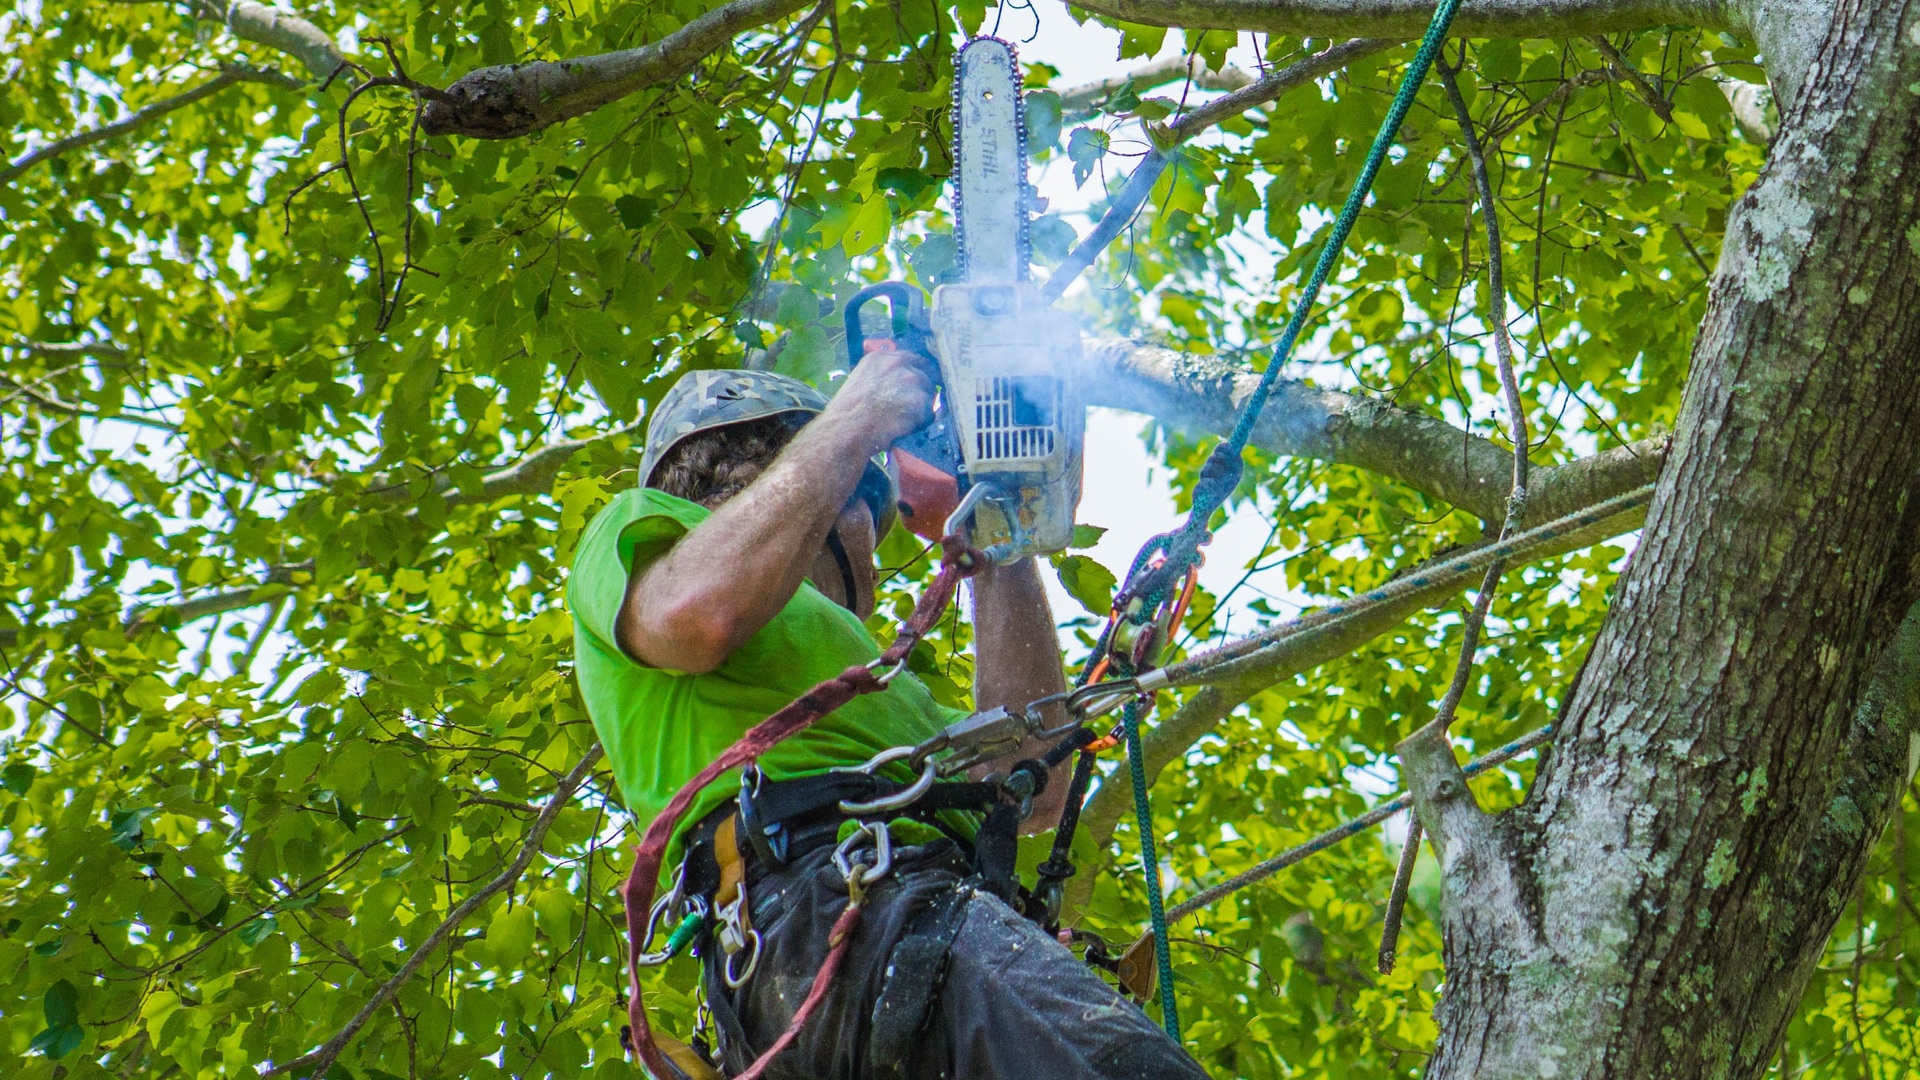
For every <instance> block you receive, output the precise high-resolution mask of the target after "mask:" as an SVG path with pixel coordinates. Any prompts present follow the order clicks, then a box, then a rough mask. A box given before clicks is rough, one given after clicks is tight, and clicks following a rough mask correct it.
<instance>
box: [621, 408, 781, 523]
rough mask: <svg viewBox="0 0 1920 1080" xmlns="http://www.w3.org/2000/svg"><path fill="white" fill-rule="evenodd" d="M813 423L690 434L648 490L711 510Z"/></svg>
mask: <svg viewBox="0 0 1920 1080" xmlns="http://www.w3.org/2000/svg"><path fill="white" fill-rule="evenodd" d="M808 419H810V418H809V417H807V416H805V415H796V414H791V413H789V414H783V415H780V416H763V417H761V418H760V419H758V420H747V421H743V422H741V423H738V424H728V425H727V426H726V427H722V428H714V429H712V430H711V431H702V432H697V433H695V434H693V435H689V436H687V437H686V438H684V439H682V440H680V441H679V442H678V443H675V444H674V446H673V449H671V450H668V451H667V452H666V454H665V455H663V456H662V457H661V458H660V463H659V464H657V465H655V466H654V468H653V477H652V478H651V479H650V480H648V482H647V486H648V487H651V488H658V489H659V490H661V491H664V492H666V493H667V494H669V495H677V496H679V497H680V498H682V499H685V500H687V501H688V502H696V503H699V504H700V505H701V506H704V507H706V508H707V509H709V510H712V509H714V508H715V507H717V506H719V505H720V504H721V503H723V502H726V501H727V500H728V499H731V498H733V497H734V496H735V495H738V494H740V492H741V491H743V490H745V489H746V487H747V485H748V484H751V483H753V482H754V480H755V479H757V478H758V477H759V476H760V474H761V473H763V472H765V471H766V469H767V466H769V465H771V464H773V459H774V458H776V457H778V456H779V454H780V451H781V450H783V449H785V448H786V445H787V443H788V442H789V441H791V440H792V439H793V433H794V432H795V431H798V430H799V428H800V425H801V424H802V423H804V422H805V421H806V420H808Z"/></svg>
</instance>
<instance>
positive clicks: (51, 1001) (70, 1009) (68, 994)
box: [40, 979, 80, 1028]
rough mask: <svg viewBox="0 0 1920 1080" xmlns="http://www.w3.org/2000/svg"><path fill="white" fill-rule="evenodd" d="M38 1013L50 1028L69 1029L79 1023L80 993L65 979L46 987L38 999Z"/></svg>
mask: <svg viewBox="0 0 1920 1080" xmlns="http://www.w3.org/2000/svg"><path fill="white" fill-rule="evenodd" d="M40 1012H41V1014H42V1015H43V1016H45V1017H46V1019H47V1026H48V1027H50V1028H58V1027H69V1026H71V1025H74V1024H77V1023H79V1022H80V991H79V990H77V989H75V988H74V985H73V984H72V983H70V982H68V981H67V980H65V979H61V980H60V981H59V982H56V983H54V984H53V985H52V986H49V987H47V992H46V994H45V995H44V996H42V997H41V999H40Z"/></svg>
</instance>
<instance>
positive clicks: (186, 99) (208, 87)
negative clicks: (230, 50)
mask: <svg viewBox="0 0 1920 1080" xmlns="http://www.w3.org/2000/svg"><path fill="white" fill-rule="evenodd" d="M243 82H257V83H266V84H268V85H270V86H280V87H287V88H292V87H297V86H299V85H300V82H299V80H297V79H291V78H288V77H287V76H285V75H282V74H280V73H279V72H277V71H267V70H263V69H260V68H248V67H232V68H228V69H227V70H225V71H222V72H221V73H220V74H218V75H215V76H214V77H213V78H211V79H208V80H207V81H206V82H203V83H201V84H200V85H199V86H196V87H194V88H193V89H191V90H186V91H183V92H181V93H178V94H175V95H174V96H172V97H170V98H162V99H161V100H159V101H155V102H152V103H150V104H147V105H143V106H141V107H140V108H138V109H135V110H134V111H133V112H131V113H128V114H127V115H126V116H124V117H122V118H120V119H118V120H115V121H114V122H113V123H111V124H102V125H100V126H99V127H97V128H94V129H92V130H91V131H78V132H75V133H73V134H72V135H68V136H65V137H63V138H59V139H55V140H54V141H52V142H50V143H48V144H47V145H45V146H43V147H41V148H40V149H38V150H34V151H32V152H30V153H27V154H23V155H21V156H20V157H18V158H15V159H14V160H13V162H12V163H10V164H9V165H7V166H6V167H5V168H0V184H4V183H7V182H9V181H11V180H12V179H13V178H14V177H16V176H19V175H20V174H21V173H23V172H26V171H27V170H28V169H31V168H33V167H34V166H35V165H38V164H40V163H41V162H43V161H51V160H52V159H54V158H57V157H59V156H60V155H61V154H64V153H66V152H67V151H69V150H78V149H80V148H81V147H83V146H92V145H93V144H94V143H99V142H105V141H107V140H108V139H112V138H117V137H119V136H121V135H125V134H127V133H128V132H130V131H133V130H135V129H137V128H139V127H141V126H142V125H144V124H147V123H149V122H150V121H153V120H157V119H159V118H160V117H162V116H165V115H167V114H168V113H170V112H173V111H174V110H176V109H181V108H185V107H186V106H188V105H191V104H193V103H194V102H196V101H199V100H201V99H202V98H207V97H211V96H213V95H214V94H217V93H219V92H220V91H222V90H225V89H226V88H227V87H229V86H233V85H234V84H236V83H243Z"/></svg>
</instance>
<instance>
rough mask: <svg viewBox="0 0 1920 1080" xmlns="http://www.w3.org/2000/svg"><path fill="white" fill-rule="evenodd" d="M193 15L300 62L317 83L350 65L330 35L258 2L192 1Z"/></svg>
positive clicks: (296, 16) (299, 18) (308, 23)
mask: <svg viewBox="0 0 1920 1080" xmlns="http://www.w3.org/2000/svg"><path fill="white" fill-rule="evenodd" d="M191 6H192V8H193V13H194V14H195V15H196V16H198V17H200V18H202V19H213V20H215V21H217V22H220V23H224V24H225V25H226V27H227V29H228V30H231V31H232V32H233V36H234V37H237V38H239V39H241V40H242V41H251V42H253V43H254V44H256V45H265V46H266V47H267V48H269V49H278V50H279V51H281V52H283V53H286V54H287V55H289V56H292V57H294V58H296V59H298V60H299V61H300V62H301V63H303V64H305V65H306V66H307V70H308V71H309V72H311V73H312V75H313V77H314V78H316V79H322V80H325V79H329V78H331V77H333V75H334V74H335V73H337V72H338V71H339V70H340V69H341V68H343V67H346V66H348V64H349V61H348V60H347V58H346V57H345V56H343V55H341V53H340V50H339V49H338V48H336V47H335V46H334V44H333V39H332V38H330V37H328V36H327V33H326V31H324V30H322V29H320V28H319V27H317V26H315V25H313V24H312V23H310V22H308V21H307V20H305V19H303V18H301V17H300V16H298V15H295V14H294V13H292V12H290V11H285V10H282V9H280V8H271V7H268V6H267V5H265V4H259V3H255V2H254V0H191Z"/></svg>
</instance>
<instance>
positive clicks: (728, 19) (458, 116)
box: [420, 0, 809, 139]
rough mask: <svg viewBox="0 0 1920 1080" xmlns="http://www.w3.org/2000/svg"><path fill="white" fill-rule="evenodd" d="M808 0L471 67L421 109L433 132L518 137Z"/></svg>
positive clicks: (689, 62)
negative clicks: (566, 54)
mask: <svg viewBox="0 0 1920 1080" xmlns="http://www.w3.org/2000/svg"><path fill="white" fill-rule="evenodd" d="M808 2H809V0H734V2H733V3H730V4H723V5H721V6H720V7H717V8H715V9H713V10H712V11H709V12H707V13H706V14H705V15H702V16H700V17H699V18H697V19H695V20H693V21H692V22H690V23H688V24H686V25H685V26H682V27H681V28H680V29H678V30H675V31H674V32H673V33H671V34H668V35H667V36H666V37H663V38H661V39H660V40H658V41H654V42H649V43H648V44H645V45H642V46H640V47H638V48H634V49H622V50H620V51H619V52H610V53H601V54H599V55H597V56H582V57H577V58H574V59H569V60H539V61H535V62H533V63H530V64H501V65H497V66H494V67H487V68H481V69H479V70H477V71H471V72H468V73H467V74H466V75H463V76H461V77H460V78H459V79H458V80H456V81H455V82H454V84H453V85H452V86H449V87H447V90H446V93H445V95H444V96H442V97H436V98H435V99H433V100H431V101H428V102H427V103H426V104H425V105H424V106H422V108H421V112H420V127H421V129H422V130H424V131H425V132H426V133H427V134H429V135H467V136H471V137H473V138H476V139H513V138H518V137H520V136H522V135H531V134H533V133H534V132H537V131H540V130H542V129H544V128H547V127H549V126H551V125H553V124H557V123H559V122H560V121H562V120H569V119H572V118H573V117H576V116H583V115H585V114H587V113H589V112H592V111H593V110H595V109H597V108H599V107H600V106H602V105H606V104H609V103H610V102H614V101H618V100H619V99H621V98H623V97H626V96H627V95H629V94H632V93H636V92H638V91H640V90H644V89H646V88H647V87H649V86H657V85H659V84H661V83H665V82H671V81H673V80H674V79H677V78H679V77H680V76H682V75H685V74H686V73H687V72H689V71H692V70H693V68H694V66H695V65H697V64H699V63H700V61H701V60H703V59H705V58H706V57H707V56H708V55H709V54H711V53H712V52H713V51H714V50H716V49H718V48H720V47H722V46H723V45H725V44H726V43H727V42H729V41H731V40H732V38H733V36H734V35H735V34H738V33H740V32H741V31H743V30H749V29H752V28H753V27H756V26H763V25H765V24H767V23H770V22H773V21H775V20H777V19H782V18H785V17H786V16H788V15H791V14H793V13H794V12H796V11H798V10H800V9H801V8H803V7H805V6H807V4H808Z"/></svg>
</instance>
